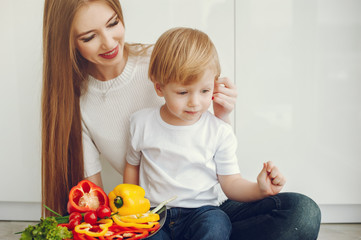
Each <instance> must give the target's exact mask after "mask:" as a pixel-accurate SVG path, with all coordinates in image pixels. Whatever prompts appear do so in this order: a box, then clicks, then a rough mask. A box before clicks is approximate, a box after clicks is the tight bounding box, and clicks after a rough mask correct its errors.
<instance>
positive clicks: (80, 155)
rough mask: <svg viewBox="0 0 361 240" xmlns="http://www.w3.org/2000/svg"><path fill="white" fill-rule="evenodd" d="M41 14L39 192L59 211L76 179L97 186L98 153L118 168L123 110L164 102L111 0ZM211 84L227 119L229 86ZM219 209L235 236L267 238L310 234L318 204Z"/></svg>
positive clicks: (68, 3)
mask: <svg viewBox="0 0 361 240" xmlns="http://www.w3.org/2000/svg"><path fill="white" fill-rule="evenodd" d="M43 21H44V25H43V54H44V56H43V82H44V83H43V94H42V197H43V203H44V204H46V205H47V206H48V207H50V208H52V209H54V210H55V211H57V212H59V213H61V214H65V213H66V204H67V201H68V193H69V190H70V188H71V187H73V186H74V185H76V184H77V183H78V182H79V181H80V180H82V179H84V178H87V179H89V180H91V181H93V182H94V183H96V184H97V185H99V186H102V181H101V176H100V171H101V165H100V161H99V157H100V155H102V157H103V158H105V159H106V160H107V161H109V162H110V164H111V165H112V166H113V167H114V168H115V169H116V170H117V171H118V172H120V173H122V172H123V168H124V156H125V152H126V149H127V147H128V145H127V144H128V138H129V135H128V134H129V133H128V132H129V123H128V121H129V116H130V115H131V114H132V113H133V112H135V111H137V110H139V109H142V108H145V107H154V106H160V105H161V104H163V102H162V101H161V98H159V97H157V96H156V94H155V93H154V90H153V85H152V83H151V81H149V79H148V76H147V73H148V66H149V57H150V53H151V48H150V47H149V46H144V45H140V44H133V45H131V44H128V43H125V42H124V21H123V15H122V10H121V7H120V4H119V1H118V0H94V1H92V0H45V6H44V20H43ZM214 89H215V90H214V92H215V94H214V100H213V104H214V113H215V115H216V116H217V117H218V118H221V119H223V120H225V121H228V115H229V113H230V112H231V111H232V110H233V108H234V103H235V100H236V95H237V94H236V90H235V87H234V85H233V84H232V83H231V81H230V80H228V79H227V78H219V79H218V80H217V83H216V84H215V88H214ZM221 208H222V210H223V211H225V212H226V213H227V214H228V216H229V218H230V220H231V221H232V226H233V233H232V237H235V238H238V237H241V236H242V235H240V234H243V235H244V234H246V236H247V239H261V238H257V237H255V236H257V235H254V234H259V232H260V230H262V231H263V232H264V233H265V234H267V235H266V236H272V237H273V238H272V237H269V238H266V239H287V238H285V237H287V236H290V234H292V237H291V238H288V239H315V238H316V237H317V233H318V229H319V224H320V212H319V208H318V207H317V205H316V204H315V203H314V202H313V201H312V200H311V199H309V198H307V197H306V196H303V195H299V194H287V193H284V194H282V195H281V194H279V195H276V196H273V198H266V199H264V200H260V202H256V203H240V202H235V201H230V200H228V201H226V202H225V203H224V204H222V205H221ZM281 210H282V211H281ZM45 215H49V212H45ZM240 216H241V217H242V219H244V220H243V221H240V220H239V219H240V218H239V217H240ZM300 222H301V223H300ZM294 223H298V224H297V225H294ZM281 233H283V235H282V236H285V237H283V238H281V237H279V236H281V235H280V234H281ZM305 236H307V237H306V238H305Z"/></svg>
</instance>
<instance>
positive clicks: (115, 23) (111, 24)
mask: <svg viewBox="0 0 361 240" xmlns="http://www.w3.org/2000/svg"><path fill="white" fill-rule="evenodd" d="M118 23H119V19H118V18H117V19H115V20H114V22H112V23H110V24H109V25H108V27H109V28H111V27H114V26H116V25H118Z"/></svg>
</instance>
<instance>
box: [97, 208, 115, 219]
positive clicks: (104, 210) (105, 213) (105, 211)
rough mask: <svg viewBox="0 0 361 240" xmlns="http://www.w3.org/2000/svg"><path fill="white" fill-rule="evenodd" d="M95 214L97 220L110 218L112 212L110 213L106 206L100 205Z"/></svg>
mask: <svg viewBox="0 0 361 240" xmlns="http://www.w3.org/2000/svg"><path fill="white" fill-rule="evenodd" d="M96 213H97V216H98V217H99V218H106V217H110V215H111V214H112V211H110V208H109V207H108V206H105V205H101V206H99V207H98V208H97V211H96Z"/></svg>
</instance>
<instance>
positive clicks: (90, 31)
mask: <svg viewBox="0 0 361 240" xmlns="http://www.w3.org/2000/svg"><path fill="white" fill-rule="evenodd" d="M73 34H74V38H75V46H76V48H77V49H78V51H79V52H80V54H81V55H82V56H83V57H84V58H85V59H87V60H88V61H89V62H91V63H93V64H95V65H97V66H105V67H106V66H114V65H117V64H119V63H120V62H121V61H122V60H123V52H124V26H123V24H122V22H120V20H119V18H118V16H117V14H116V13H115V11H114V10H113V9H112V8H111V7H110V6H108V5H107V4H105V3H104V2H100V1H95V2H89V3H87V4H86V5H84V6H82V7H81V8H80V9H79V10H78V12H77V13H76V15H75V18H74V22H73Z"/></svg>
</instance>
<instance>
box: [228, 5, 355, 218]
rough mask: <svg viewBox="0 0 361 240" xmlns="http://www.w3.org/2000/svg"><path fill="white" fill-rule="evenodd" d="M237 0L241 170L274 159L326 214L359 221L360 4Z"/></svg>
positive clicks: (292, 187) (252, 172)
mask: <svg viewBox="0 0 361 240" xmlns="http://www.w3.org/2000/svg"><path fill="white" fill-rule="evenodd" d="M235 2H236V20H235V26H236V67H235V68H236V83H237V87H238V93H239V97H238V101H237V107H236V133H237V138H238V140H239V150H238V156H239V161H240V166H241V169H242V170H243V171H242V172H243V174H244V175H245V176H247V177H250V178H253V179H254V178H255V176H256V175H257V174H258V171H259V169H260V168H261V166H262V162H263V161H269V160H272V161H274V162H275V163H276V164H277V165H278V166H279V167H280V169H281V170H282V171H283V173H284V174H285V175H286V176H287V179H288V183H287V185H286V187H285V190H286V191H297V192H301V193H304V194H306V195H308V196H310V197H312V198H313V199H314V200H315V201H316V202H317V203H318V204H320V206H321V210H322V212H323V221H326V222H334V221H343V220H344V221H361V190H360V182H361V175H360V174H359V169H361V161H360V160H361V81H360V78H361V71H360V69H361V68H360V64H361V15H360V14H359V13H360V10H361V2H360V1H351V0H347V1H343V0H332V1H326V0H324V1H313V0H307V1H305V0H293V1H289V0H277V1H276V0H272V1H268V0H258V1H252V0H242V1H235ZM338 212H339V213H338ZM335 214H339V215H337V217H336V216H334V215H335ZM342 219H343V220H342Z"/></svg>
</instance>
